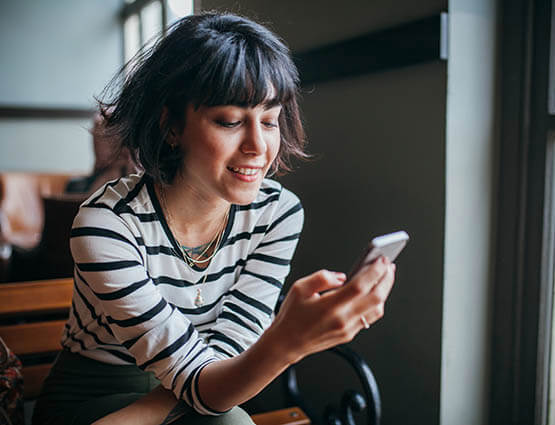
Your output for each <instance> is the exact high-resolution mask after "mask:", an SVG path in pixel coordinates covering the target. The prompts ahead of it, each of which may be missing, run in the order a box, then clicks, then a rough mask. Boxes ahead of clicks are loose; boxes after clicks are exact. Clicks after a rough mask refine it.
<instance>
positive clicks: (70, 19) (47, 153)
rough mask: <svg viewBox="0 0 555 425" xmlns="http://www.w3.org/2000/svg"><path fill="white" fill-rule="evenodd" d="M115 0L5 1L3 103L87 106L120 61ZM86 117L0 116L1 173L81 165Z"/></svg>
mask: <svg viewBox="0 0 555 425" xmlns="http://www.w3.org/2000/svg"><path fill="white" fill-rule="evenodd" d="M119 8H120V0H103V1H102V2H101V3H99V2H94V1H87V0H56V1H35V0H18V1H3V2H2V3H1V5H0V57H2V78H0V105H1V106H28V107H65V108H72V107H76V108H92V107H93V106H94V99H93V96H94V95H97V94H99V93H100V91H101V90H102V88H103V87H104V86H105V84H106V83H107V82H108V81H109V79H110V78H111V77H112V75H113V74H114V73H115V72H116V70H117V69H118V68H119V66H120V65H121V61H122V59H121V58H122V53H121V52H122V47H121V34H120V28H119V21H118V15H117V12H118V10H119ZM88 126H89V121H88V120H86V119H54V120H44V119H41V120H38V119H37V120H35V119H13V118H11V119H0V171H2V170H8V169H9V170H40V171H83V172H86V171H88V170H89V168H90V167H91V166H92V163H93V156H92V149H91V146H90V144H91V140H90V135H89V133H88V131H87V128H88Z"/></svg>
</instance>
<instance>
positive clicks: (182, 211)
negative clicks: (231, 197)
mask: <svg viewBox="0 0 555 425" xmlns="http://www.w3.org/2000/svg"><path fill="white" fill-rule="evenodd" d="M155 188H156V194H157V196H158V199H159V200H160V204H161V206H162V209H163V213H164V216H165V217H166V221H167V222H168V225H169V227H170V229H171V231H172V233H173V235H174V236H175V238H176V239H177V240H178V242H179V243H180V244H181V245H185V246H188V247H196V246H199V245H202V244H205V243H207V242H209V241H211V240H212V239H213V238H214V235H215V234H216V233H217V232H218V231H220V230H221V229H222V226H223V225H224V223H223V221H224V219H225V217H226V215H227V213H228V211H229V208H230V206H231V204H230V203H229V202H227V201H225V200H222V199H216V200H210V199H207V198H206V197H205V196H203V195H202V194H201V193H198V192H197V191H195V190H193V188H189V187H187V185H186V184H185V183H182V182H179V183H174V184H171V185H161V184H156V185H155Z"/></svg>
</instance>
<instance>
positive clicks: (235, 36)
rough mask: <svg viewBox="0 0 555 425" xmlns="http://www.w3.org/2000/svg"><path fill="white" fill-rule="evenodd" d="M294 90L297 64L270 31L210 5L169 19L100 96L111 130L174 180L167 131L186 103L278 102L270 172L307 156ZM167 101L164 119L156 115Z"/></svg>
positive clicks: (161, 175) (155, 173) (139, 158)
mask: <svg viewBox="0 0 555 425" xmlns="http://www.w3.org/2000/svg"><path fill="white" fill-rule="evenodd" d="M112 93H115V95H113V94H112ZM270 95H271V96H272V98H271V99H269V96H270ZM298 96H299V77H298V72H297V69H296V67H295V65H294V63H293V61H292V59H291V56H290V52H289V49H288V48H287V47H286V45H285V44H284V43H283V42H282V41H281V40H280V39H279V38H278V37H277V36H276V35H275V34H273V33H272V32H271V31H270V30H268V29H267V28H265V27H264V26H262V25H260V24H257V23H255V22H253V21H251V20H249V19H247V18H244V17H241V16H237V15H233V14H228V13H225V14H221V13H214V12H207V13H202V14H199V15H191V16H187V17H184V18H182V19H180V20H179V21H177V22H176V23H175V24H173V25H172V26H171V27H170V28H169V30H168V32H167V35H165V36H164V37H162V38H160V39H159V40H158V41H157V42H155V43H154V44H153V45H152V47H150V48H149V49H147V50H146V51H144V52H141V53H139V54H137V55H136V56H135V57H134V58H133V59H132V60H131V61H130V62H129V63H127V64H126V65H125V66H124V67H123V68H122V69H121V70H120V72H119V73H118V74H117V75H116V77H114V79H113V80H112V81H111V82H110V83H109V85H108V86H107V87H106V89H105V90H104V92H103V93H102V95H101V97H104V98H110V97H111V99H108V100H98V102H99V107H100V111H101V113H102V115H103V116H104V119H105V131H106V132H107V133H108V135H109V136H110V137H113V138H115V139H116V140H119V141H120V142H121V147H127V148H129V150H130V151H131V152H132V153H133V154H134V159H135V161H136V162H137V163H138V164H139V165H140V166H142V167H143V168H144V170H145V172H146V173H147V174H148V175H150V176H151V177H152V178H153V179H154V180H155V181H159V182H163V183H171V182H172V181H173V179H174V178H175V176H176V174H177V172H178V171H179V168H180V167H181V166H182V164H183V155H184V153H183V152H181V150H180V149H172V148H171V147H170V146H169V144H168V143H167V142H166V138H167V137H168V135H169V133H170V129H171V128H173V127H174V126H175V125H178V126H179V127H181V128H182V127H183V125H185V123H184V119H185V120H186V117H185V108H186V106H187V105H188V104H192V105H193V106H194V107H195V108H198V107H199V106H201V105H204V106H216V105H237V106H243V107H254V106H257V105H260V104H267V103H271V104H280V105H281V106H282V111H281V113H280V116H279V125H280V132H281V143H280V148H279V152H278V155H277V157H276V159H275V161H274V163H273V164H272V167H271V169H270V172H271V173H277V174H278V175H281V174H285V173H286V172H288V171H291V168H292V163H291V161H292V160H293V159H295V158H297V159H306V158H307V157H308V155H307V154H306V153H305V152H304V147H305V143H306V141H305V133H304V130H303V126H302V122H301V117H300V112H299V106H298ZM270 106H271V105H270ZM164 108H167V119H166V117H164V119H161V116H162V111H163V110H164Z"/></svg>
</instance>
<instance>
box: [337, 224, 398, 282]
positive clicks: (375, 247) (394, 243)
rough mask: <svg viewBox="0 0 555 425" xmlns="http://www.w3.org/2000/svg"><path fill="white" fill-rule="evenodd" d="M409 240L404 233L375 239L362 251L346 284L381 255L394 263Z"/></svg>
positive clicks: (395, 233) (389, 234)
mask: <svg viewBox="0 0 555 425" xmlns="http://www.w3.org/2000/svg"><path fill="white" fill-rule="evenodd" d="M408 240H409V235H408V234H407V232H405V231H402V230H401V231H399V232H394V233H388V234H387V235H382V236H378V237H375V238H374V239H372V240H371V241H370V243H369V244H368V247H367V248H366V249H365V250H364V251H363V253H362V255H361V256H360V258H359V260H358V261H357V262H356V263H355V265H354V266H353V268H352V269H351V271H350V272H349V274H348V275H347V280H346V282H348V281H349V280H350V279H351V278H352V277H353V276H354V275H355V274H357V273H358V271H359V270H360V269H361V268H362V267H364V266H365V265H367V264H370V263H372V262H374V261H375V260H377V259H378V258H379V257H381V256H382V255H383V256H385V257H387V259H388V260H389V261H391V262H393V261H395V259H396V258H397V256H398V255H399V254H400V253H401V251H402V250H403V248H404V247H405V245H406V244H407V242H408Z"/></svg>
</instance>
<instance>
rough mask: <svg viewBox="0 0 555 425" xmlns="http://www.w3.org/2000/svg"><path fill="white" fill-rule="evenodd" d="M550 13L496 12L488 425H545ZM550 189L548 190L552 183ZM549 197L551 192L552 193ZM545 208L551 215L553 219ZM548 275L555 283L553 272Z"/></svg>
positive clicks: (535, 3) (533, 9) (526, 5)
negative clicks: (496, 123)
mask: <svg viewBox="0 0 555 425" xmlns="http://www.w3.org/2000/svg"><path fill="white" fill-rule="evenodd" d="M551 9H552V5H551V2H550V1H549V0H507V1H504V2H502V20H501V22H502V23H501V28H500V30H501V42H502V46H501V58H500V65H501V66H500V73H499V76H500V93H501V96H500V138H499V140H500V142H499V153H500V162H499V170H498V171H499V204H498V214H497V217H498V227H497V255H496V264H495V276H496V278H495V287H494V291H493V296H494V300H495V301H494V312H493V317H492V320H493V324H492V326H493V329H492V330H493V332H492V335H493V341H492V352H491V373H492V375H491V377H492V381H491V383H492V391H491V409H490V422H491V423H492V424H494V425H497V424H499V425H501V424H503V425H507V424H522V423H527V424H537V425H544V424H546V423H547V413H548V412H547V408H548V403H547V402H548V392H549V375H548V373H547V371H549V358H550V344H551V326H552V317H551V316H552V314H551V312H552V302H553V297H552V293H553V287H552V280H551V279H549V271H548V267H553V259H551V258H548V255H549V253H550V252H552V250H553V236H552V235H549V234H548V231H549V229H552V228H553V227H552V226H553V210H552V208H553V203H552V199H550V192H551V191H552V187H551V186H548V185H546V178H547V177H549V174H550V172H549V169H548V167H547V166H546V164H547V161H548V160H550V161H553V156H552V155H553V149H552V147H551V145H550V144H549V132H550V131H555V117H554V116H550V115H549V114H548V96H547V93H548V81H549V57H550V40H549V37H546V34H550V26H551ZM551 183H553V182H551ZM548 189H549V190H548ZM550 208H551V210H550ZM551 273H553V272H552V271H551Z"/></svg>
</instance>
